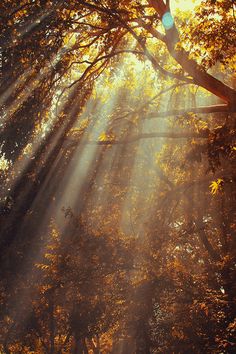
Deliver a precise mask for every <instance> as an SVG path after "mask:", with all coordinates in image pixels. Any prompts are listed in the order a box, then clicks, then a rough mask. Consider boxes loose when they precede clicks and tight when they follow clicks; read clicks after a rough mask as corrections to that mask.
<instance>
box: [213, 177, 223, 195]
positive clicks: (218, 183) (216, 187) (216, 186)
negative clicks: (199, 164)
mask: <svg viewBox="0 0 236 354" xmlns="http://www.w3.org/2000/svg"><path fill="white" fill-rule="evenodd" d="M223 182H224V180H223V179H222V178H218V179H217V180H216V181H212V183H211V184H210V189H211V194H212V195H214V194H217V193H218V192H219V191H220V190H221V187H222V184H223Z"/></svg>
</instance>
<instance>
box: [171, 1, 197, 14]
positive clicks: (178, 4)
mask: <svg viewBox="0 0 236 354" xmlns="http://www.w3.org/2000/svg"><path fill="white" fill-rule="evenodd" d="M200 2H201V0H185V1H183V0H171V1H170V6H171V10H172V12H174V11H175V10H176V9H177V8H179V9H180V10H184V11H186V10H193V9H194V7H195V6H197V5H199V4H200Z"/></svg>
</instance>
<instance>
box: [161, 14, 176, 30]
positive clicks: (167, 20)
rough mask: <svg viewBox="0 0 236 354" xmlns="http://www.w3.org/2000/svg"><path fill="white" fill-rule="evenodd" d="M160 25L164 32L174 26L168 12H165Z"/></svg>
mask: <svg viewBox="0 0 236 354" xmlns="http://www.w3.org/2000/svg"><path fill="white" fill-rule="evenodd" d="M162 24H163V26H164V27H165V29H166V30H169V29H171V28H172V27H173V26H174V19H173V17H172V15H171V13H170V12H166V13H165V14H164V15H163V17H162Z"/></svg>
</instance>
